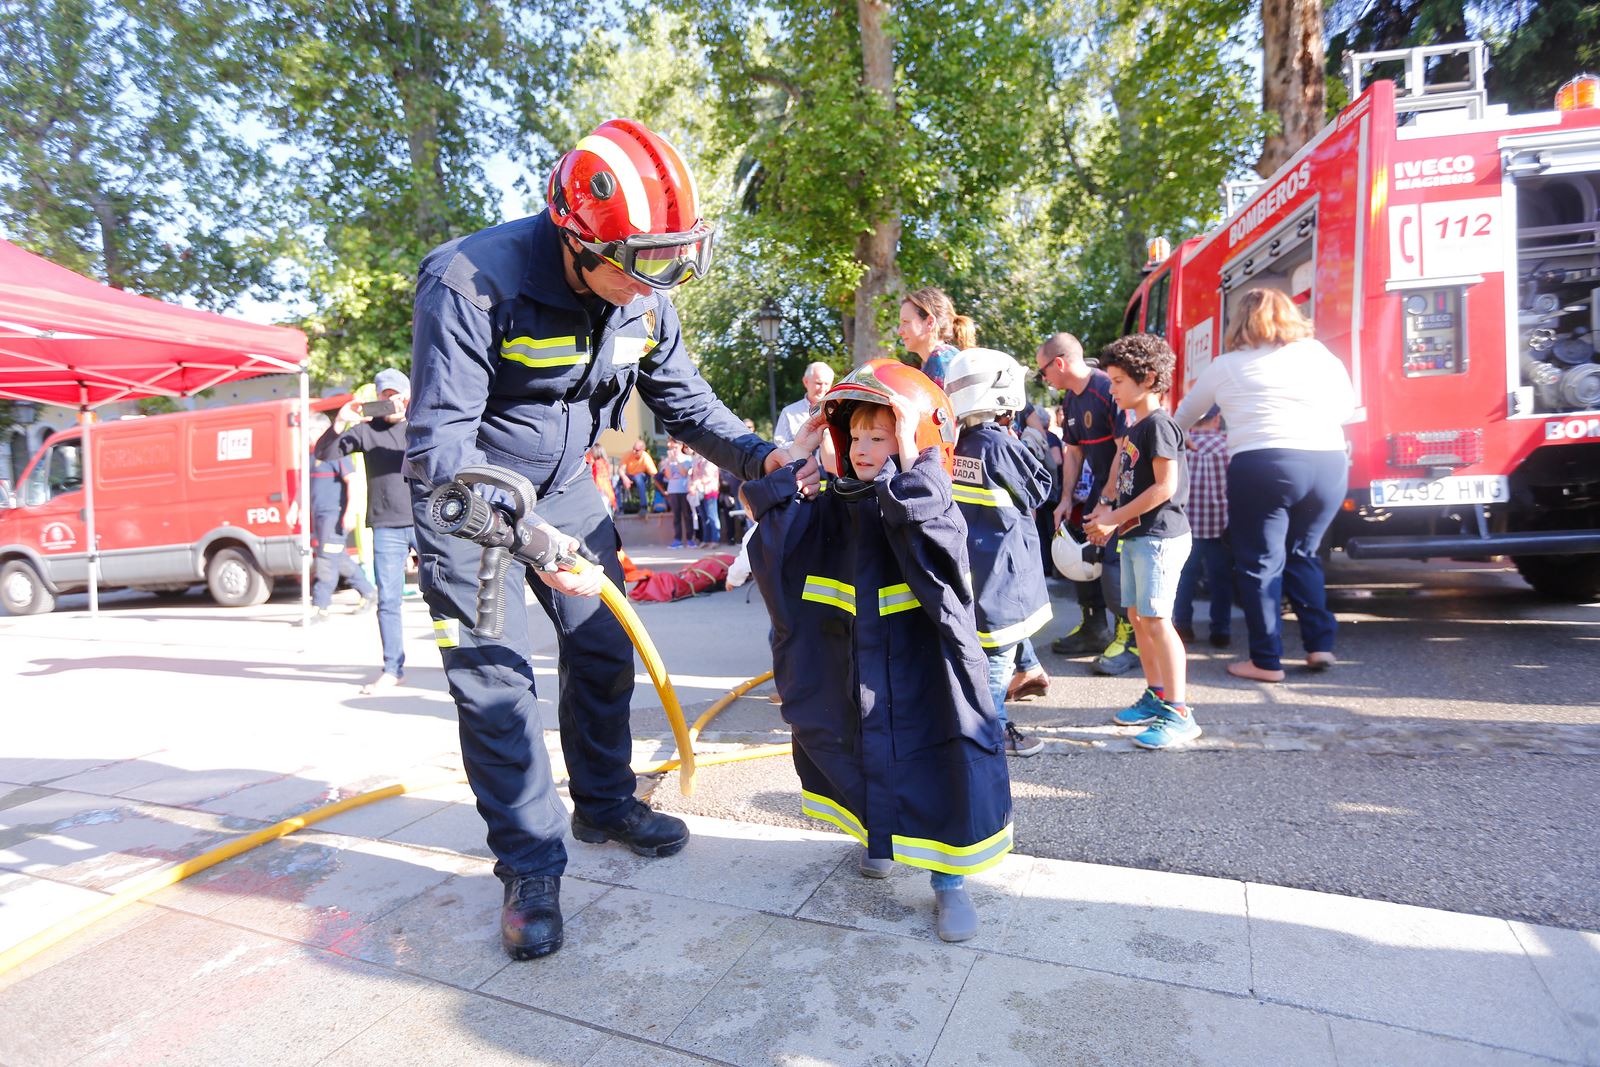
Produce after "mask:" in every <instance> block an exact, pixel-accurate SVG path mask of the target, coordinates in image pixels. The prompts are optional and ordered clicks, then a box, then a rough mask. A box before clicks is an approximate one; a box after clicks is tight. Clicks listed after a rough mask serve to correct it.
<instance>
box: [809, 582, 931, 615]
mask: <svg viewBox="0 0 1600 1067" xmlns="http://www.w3.org/2000/svg"><path fill="white" fill-rule="evenodd" d="M800 599H801V600H809V601H811V602H812V603H814V604H829V605H832V606H833V607H836V608H840V609H842V610H844V611H848V612H849V613H850V614H852V615H854V614H855V613H856V587H855V586H853V585H850V584H848V583H846V582H841V581H838V580H837V579H834V578H824V577H822V576H821V575H820V574H808V575H806V584H805V587H804V588H803V589H801V591H800ZM921 606H922V601H920V600H918V599H917V598H916V595H915V594H914V593H912V592H911V587H910V586H909V585H907V584H905V583H904V582H901V583H900V584H899V585H886V586H884V587H883V588H882V589H879V590H878V614H879V615H894V614H897V613H899V612H902V611H910V610H911V609H912V608H920V607H921Z"/></svg>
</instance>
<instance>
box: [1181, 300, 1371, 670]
mask: <svg viewBox="0 0 1600 1067" xmlns="http://www.w3.org/2000/svg"><path fill="white" fill-rule="evenodd" d="M1311 334H1312V329H1311V323H1310V321H1309V320H1307V319H1306V317H1305V316H1304V315H1302V314H1301V313H1300V311H1299V309H1298V308H1296V307H1295V306H1294V304H1293V303H1292V302H1291V301H1290V300H1289V298H1288V297H1287V296H1286V295H1284V294H1283V293H1281V292H1279V291H1278V290H1276V289H1252V290H1250V291H1249V292H1247V293H1245V294H1244V296H1243V298H1242V299H1241V300H1240V302H1239V308H1238V310H1237V312H1236V313H1235V318H1234V324H1233V326H1232V327H1231V328H1230V329H1229V331H1228V336H1227V338H1226V340H1225V348H1226V351H1224V352H1223V354H1222V355H1220V356H1218V357H1217V358H1216V359H1215V360H1213V361H1212V362H1211V364H1210V366H1208V367H1206V368H1205V370H1203V371H1201V372H1200V376H1199V377H1198V378H1197V379H1196V380H1195V383H1194V385H1193V386H1191V387H1190V389H1189V391H1188V393H1186V394H1185V395H1184V398H1183V402H1182V403H1181V404H1179V405H1178V410H1177V412H1176V413H1175V414H1174V416H1173V418H1174V419H1175V420H1176V421H1177V423H1178V425H1179V426H1181V427H1183V428H1184V429H1185V430H1187V429H1188V428H1189V427H1190V426H1192V425H1194V424H1195V423H1196V422H1198V421H1199V420H1200V419H1201V418H1202V417H1203V416H1204V415H1205V413H1206V412H1207V411H1209V410H1211V406H1212V405H1213V404H1215V405H1217V406H1218V407H1220V408H1221V409H1222V415H1223V417H1224V418H1225V419H1226V420H1227V423H1228V456H1229V462H1228V536H1229V538H1230V540H1231V541H1232V542H1233V555H1234V562H1235V567H1236V577H1237V580H1238V584H1239V604H1240V606H1241V607H1242V608H1243V609H1244V618H1245V624H1246V625H1247V626H1248V628H1249V631H1250V658H1249V659H1248V660H1242V661H1240V662H1238V663H1230V664H1229V665H1228V673H1229V674H1232V675H1234V676H1236V677H1239V678H1250V679H1254V680H1256V681H1261V682H1281V681H1282V680H1283V635H1282V620H1281V618H1280V617H1279V609H1280V605H1281V604H1282V603H1283V597H1284V596H1285V595H1287V596H1288V597H1289V602H1290V604H1291V605H1293V607H1294V610H1295V615H1296V616H1297V617H1298V618H1299V620H1300V639H1301V641H1302V642H1303V643H1304V645H1305V648H1306V665H1307V666H1308V667H1312V668H1316V669H1323V668H1327V667H1331V666H1332V665H1333V663H1334V654H1333V639H1334V632H1335V630H1336V628H1337V624H1336V623H1335V621H1334V617H1333V613H1332V612H1330V611H1329V610H1328V606H1327V596H1326V593H1325V592H1324V589H1323V578H1322V561H1321V560H1320V559H1319V558H1318V556H1317V550H1318V549H1319V548H1320V547H1321V544H1322V535H1323V534H1324V533H1325V532H1327V529H1328V525H1329V523H1331V522H1332V521H1333V517H1334V515H1336V514H1337V513H1338V511H1339V505H1340V504H1341V503H1342V502H1343V501H1344V496H1345V490H1346V488H1347V484H1348V472H1349V459H1348V453H1347V450H1346V446H1345V437H1344V430H1343V429H1341V427H1342V425H1343V424H1344V422H1345V420H1346V419H1348V418H1349V417H1350V415H1351V413H1352V412H1353V411H1354V410H1355V391H1354V390H1353V389H1352V388H1351V386H1350V375H1349V372H1348V371H1346V370H1345V366H1344V364H1343V363H1341V362H1339V359H1338V357H1337V356H1335V355H1334V354H1333V353H1332V352H1329V351H1328V349H1327V348H1326V347H1325V346H1324V345H1323V344H1322V343H1321V342H1319V341H1317V340H1316V339H1315V338H1313V337H1312V335H1311Z"/></svg>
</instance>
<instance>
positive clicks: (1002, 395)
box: [944, 348, 1028, 419]
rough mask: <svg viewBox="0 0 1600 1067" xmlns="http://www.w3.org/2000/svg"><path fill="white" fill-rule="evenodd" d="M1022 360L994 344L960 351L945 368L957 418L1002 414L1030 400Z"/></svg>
mask: <svg viewBox="0 0 1600 1067" xmlns="http://www.w3.org/2000/svg"><path fill="white" fill-rule="evenodd" d="M1027 384H1028V376H1027V374H1026V373H1025V372H1024V371H1023V369H1022V364H1020V363H1018V362H1017V361H1016V360H1015V359H1012V358H1011V357H1010V356H1008V355H1006V354H1005V353H1004V352H997V351H995V350H994V349H992V348H968V349H965V350H964V351H961V352H958V353H956V354H955V356H954V357H952V358H951V360H950V365H949V366H947V367H946V368H945V371H944V391H945V393H946V395H948V396H949V397H950V406H951V407H952V408H954V409H955V412H956V418H958V419H965V418H968V417H971V416H980V415H981V416H989V417H991V418H992V417H994V416H996V415H1003V414H1005V413H1006V412H1008V411H1021V410H1022V409H1023V407H1024V406H1026V405H1027V403H1028V397H1027V393H1026V390H1027Z"/></svg>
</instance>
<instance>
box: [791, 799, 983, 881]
mask: <svg viewBox="0 0 1600 1067" xmlns="http://www.w3.org/2000/svg"><path fill="white" fill-rule="evenodd" d="M800 811H801V813H802V814H804V815H809V816H811V817H812V818H813V819H821V820H822V821H823V822H829V823H832V824H833V825H835V826H837V827H838V828H839V829H841V830H843V831H844V832H845V833H847V834H849V835H850V836H851V837H853V838H855V839H856V840H857V841H859V842H861V844H863V845H865V844H866V843H867V831H866V828H865V827H863V826H862V825H861V820H860V819H858V818H856V815H855V812H853V811H851V810H850V809H849V808H846V807H845V806H844V805H842V804H840V803H839V802H837V801H835V800H831V799H829V798H828V797H825V796H823V795H822V794H820V793H813V792H810V791H809V790H805V789H802V790H801V791H800ZM889 840H890V843H891V844H892V845H893V846H894V858H895V859H896V860H897V861H898V862H900V863H908V864H910V865H911V866H913V867H922V868H925V869H927V870H930V871H943V872H944V873H945V874H977V873H979V872H980V871H986V870H988V869H989V868H990V867H993V866H994V865H995V864H997V863H999V862H1000V861H1001V860H1002V859H1004V858H1005V855H1006V853H1007V852H1010V851H1011V847H1012V844H1013V841H1012V834H1011V824H1010V823H1006V825H1005V826H1004V827H1002V828H1001V829H1000V830H999V831H998V832H996V833H994V834H992V835H991V836H989V837H988V838H985V839H984V840H982V841H979V842H978V843H977V844H975V845H948V844H945V843H944V842H943V841H934V840H931V839H929V838H925V837H904V836H902V835H900V834H894V835H892V836H891V837H890V839H889Z"/></svg>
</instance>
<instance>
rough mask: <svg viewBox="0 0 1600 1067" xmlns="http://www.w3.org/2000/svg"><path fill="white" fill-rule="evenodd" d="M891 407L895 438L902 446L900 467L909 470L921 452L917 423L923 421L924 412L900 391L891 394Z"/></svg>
mask: <svg viewBox="0 0 1600 1067" xmlns="http://www.w3.org/2000/svg"><path fill="white" fill-rule="evenodd" d="M889 407H891V408H893V409H894V440H895V444H897V445H898V446H899V447H900V469H901V470H903V471H908V470H910V469H911V468H912V467H913V466H914V465H915V464H916V462H917V456H918V455H920V454H921V449H919V448H917V423H919V422H921V421H922V413H921V412H919V411H918V410H917V407H916V405H915V404H913V403H912V402H911V401H910V400H909V399H907V398H906V397H903V396H901V395H900V394H898V393H894V394H891V395H890V397H889Z"/></svg>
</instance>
